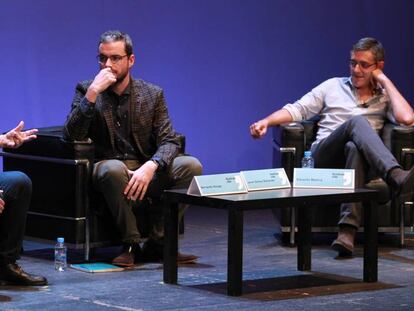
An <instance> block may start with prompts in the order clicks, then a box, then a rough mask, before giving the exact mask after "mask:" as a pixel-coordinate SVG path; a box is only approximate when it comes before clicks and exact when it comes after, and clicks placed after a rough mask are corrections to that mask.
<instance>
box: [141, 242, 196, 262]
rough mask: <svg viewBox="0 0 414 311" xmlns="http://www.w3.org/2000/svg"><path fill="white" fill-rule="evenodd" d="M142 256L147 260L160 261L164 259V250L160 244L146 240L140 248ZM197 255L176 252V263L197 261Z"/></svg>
mask: <svg viewBox="0 0 414 311" xmlns="http://www.w3.org/2000/svg"><path fill="white" fill-rule="evenodd" d="M142 258H143V260H144V261H147V262H160V261H163V259H164V252H163V247H162V244H161V243H159V242H154V241H152V240H148V241H147V242H146V243H145V244H144V247H143V248H142ZM197 259H198V256H195V255H192V254H184V253H180V252H178V254H177V264H186V263H194V262H195V261H197Z"/></svg>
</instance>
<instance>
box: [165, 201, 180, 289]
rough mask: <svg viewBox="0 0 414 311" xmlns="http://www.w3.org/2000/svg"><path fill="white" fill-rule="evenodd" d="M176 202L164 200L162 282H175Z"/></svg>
mask: <svg viewBox="0 0 414 311" xmlns="http://www.w3.org/2000/svg"><path fill="white" fill-rule="evenodd" d="M177 252H178V204H177V203H170V202H168V201H164V271H163V272H164V283H169V284H177Z"/></svg>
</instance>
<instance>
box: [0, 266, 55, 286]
mask: <svg viewBox="0 0 414 311" xmlns="http://www.w3.org/2000/svg"><path fill="white" fill-rule="evenodd" d="M0 282H2V283H6V284H10V285H21V286H43V285H47V279H46V278H44V277H43V276H39V275H33V274H29V273H26V272H24V271H23V269H22V268H21V267H20V266H19V265H18V264H16V263H9V264H7V265H5V266H3V267H1V268H0Z"/></svg>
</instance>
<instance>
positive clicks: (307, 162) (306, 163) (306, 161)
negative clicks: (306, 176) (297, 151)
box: [302, 151, 315, 168]
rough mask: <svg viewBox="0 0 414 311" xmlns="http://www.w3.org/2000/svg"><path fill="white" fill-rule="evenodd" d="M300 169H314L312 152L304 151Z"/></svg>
mask: <svg viewBox="0 0 414 311" xmlns="http://www.w3.org/2000/svg"><path fill="white" fill-rule="evenodd" d="M302 167H304V168H314V167H315V161H314V160H313V158H312V152H311V151H305V156H304V157H303V159H302Z"/></svg>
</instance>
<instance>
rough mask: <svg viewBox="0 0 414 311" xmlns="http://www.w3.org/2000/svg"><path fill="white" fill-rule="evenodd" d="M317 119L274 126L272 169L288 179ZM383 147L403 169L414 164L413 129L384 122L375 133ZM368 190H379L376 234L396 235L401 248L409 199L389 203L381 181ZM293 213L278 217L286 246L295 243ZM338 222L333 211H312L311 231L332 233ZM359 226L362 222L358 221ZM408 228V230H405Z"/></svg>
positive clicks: (410, 214) (408, 224) (310, 139)
mask: <svg viewBox="0 0 414 311" xmlns="http://www.w3.org/2000/svg"><path fill="white" fill-rule="evenodd" d="M316 131H317V120H307V121H303V122H293V123H289V124H283V125H281V126H280V127H275V128H274V130H273V166H274V167H283V168H284V169H285V170H286V173H287V175H288V177H289V179H290V180H292V177H293V168H294V167H300V166H301V159H302V157H303V153H304V151H305V150H309V148H310V145H311V144H312V142H313V141H314V140H315V137H316ZM379 135H380V136H381V138H382V140H383V142H384V144H385V145H386V146H387V147H388V149H390V150H391V152H392V153H393V154H394V156H395V157H396V159H397V160H398V161H399V163H400V164H401V165H402V166H403V168H405V169H408V168H410V167H411V166H412V165H413V164H414V159H413V157H412V155H413V154H414V127H402V126H398V125H395V124H391V123H386V124H385V126H384V128H383V130H382V132H381V133H379ZM366 186H367V187H368V188H373V189H377V190H379V203H380V204H381V205H380V207H379V211H378V215H379V220H378V221H379V223H378V224H379V231H380V232H399V234H400V245H401V246H402V245H404V238H405V237H404V234H405V230H411V231H413V220H414V217H413V215H414V208H413V207H412V205H413V203H412V200H413V198H404V200H403V202H397V201H396V200H391V195H390V191H389V189H388V186H387V184H386V183H385V182H384V181H383V180H382V179H381V178H375V177H373V179H372V180H371V181H370V182H369V183H368V184H367V185H366ZM295 220H296V211H295V209H294V208H290V209H288V210H283V211H282V215H281V219H280V222H281V225H282V233H283V235H284V236H285V238H286V235H287V234H289V243H290V244H294V243H295V230H296V222H295ZM338 220H339V206H338V208H337V209H323V210H322V209H321V210H318V208H315V209H314V224H313V227H312V230H313V231H314V232H335V231H336V230H337V222H338ZM361 224H363V220H362V221H361ZM407 227H408V228H407Z"/></svg>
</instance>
